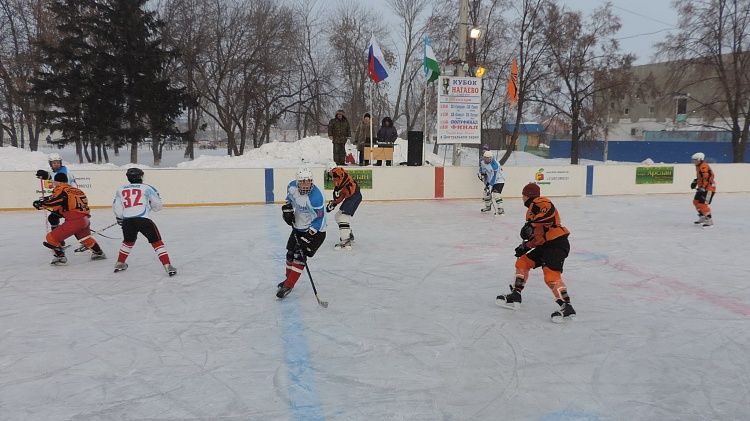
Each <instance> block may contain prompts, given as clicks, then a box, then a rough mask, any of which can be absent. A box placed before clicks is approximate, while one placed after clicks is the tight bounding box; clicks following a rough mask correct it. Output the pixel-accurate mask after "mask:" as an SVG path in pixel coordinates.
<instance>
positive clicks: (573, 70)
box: [530, 2, 634, 165]
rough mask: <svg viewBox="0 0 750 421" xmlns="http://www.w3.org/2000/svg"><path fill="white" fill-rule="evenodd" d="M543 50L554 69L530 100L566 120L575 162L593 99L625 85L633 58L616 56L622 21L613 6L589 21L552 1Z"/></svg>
mask: <svg viewBox="0 0 750 421" xmlns="http://www.w3.org/2000/svg"><path fill="white" fill-rule="evenodd" d="M545 12H546V13H545V15H546V16H545V19H544V20H545V22H546V23H545V30H544V34H545V37H546V38H547V45H548V48H547V54H548V59H549V62H550V64H551V68H552V70H553V73H552V74H551V75H550V78H549V79H548V80H547V83H545V85H546V89H545V91H544V93H543V94H542V95H535V96H533V97H532V98H530V100H532V101H537V102H541V103H544V104H547V105H549V106H551V107H552V108H553V109H554V110H556V111H557V112H558V113H559V114H560V115H562V116H564V117H566V118H567V119H569V120H570V126H571V151H570V163H571V164H573V165H576V164H578V157H579V156H578V155H579V141H580V140H581V138H582V137H583V135H584V134H585V133H586V132H587V131H590V130H592V129H593V127H594V123H595V121H592V120H589V119H587V117H591V116H592V115H593V105H594V98H595V96H596V95H598V94H599V93H601V92H611V91H613V90H615V89H618V88H620V87H625V86H627V85H628V81H629V74H630V73H629V71H628V70H629V68H630V64H631V63H632V61H633V60H634V56H632V55H630V54H620V52H619V45H618V43H617V41H616V40H615V39H614V38H612V37H613V36H614V35H615V34H616V33H617V31H618V30H619V29H620V20H619V19H618V17H617V16H615V15H614V14H613V13H612V6H611V4H606V5H605V6H603V7H601V8H599V9H597V10H595V11H594V13H593V14H592V15H591V17H590V19H589V20H588V22H584V18H583V15H582V13H581V12H580V11H571V10H567V9H565V8H561V7H560V6H558V5H557V4H555V3H554V2H550V3H548V5H547V7H546V10H545Z"/></svg>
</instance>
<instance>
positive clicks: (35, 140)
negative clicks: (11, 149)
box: [0, 0, 44, 150]
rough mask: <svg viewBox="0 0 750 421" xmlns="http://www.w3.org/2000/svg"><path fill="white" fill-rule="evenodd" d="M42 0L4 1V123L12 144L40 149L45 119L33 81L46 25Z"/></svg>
mask: <svg viewBox="0 0 750 421" xmlns="http://www.w3.org/2000/svg"><path fill="white" fill-rule="evenodd" d="M43 5H44V1H42V0H26V1H23V0H0V92H2V95H3V101H2V105H3V108H2V113H0V124H2V130H3V131H4V132H6V133H7V134H8V136H9V138H10V142H11V145H13V146H20V147H24V146H25V142H26V138H27V137H28V140H29V147H30V148H31V150H37V148H38V144H39V134H40V132H41V130H42V122H41V121H40V119H39V116H38V115H37V114H36V110H37V104H36V101H35V100H34V98H33V97H32V96H30V95H29V90H30V80H31V78H32V77H33V76H34V74H35V72H36V69H37V68H38V64H39V53H38V50H37V48H36V45H35V41H36V39H37V38H38V37H40V36H41V31H42V28H43V27H44V25H40V23H39V21H40V20H41V19H43V18H44V8H43Z"/></svg>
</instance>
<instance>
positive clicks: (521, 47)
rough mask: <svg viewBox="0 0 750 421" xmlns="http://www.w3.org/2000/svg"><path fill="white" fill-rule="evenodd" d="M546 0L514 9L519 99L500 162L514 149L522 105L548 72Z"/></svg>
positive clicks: (526, 0) (526, 1)
mask: <svg viewBox="0 0 750 421" xmlns="http://www.w3.org/2000/svg"><path fill="white" fill-rule="evenodd" d="M545 3H546V0H523V2H522V4H521V5H520V6H519V7H520V9H517V10H516V11H517V13H518V17H517V19H516V21H515V25H513V31H514V34H515V39H516V42H517V43H518V50H517V51H518V89H517V91H518V102H517V103H516V104H515V107H516V119H515V126H514V127H513V133H512V134H511V136H510V140H509V144H508V145H506V148H505V154H504V155H503V156H502V158H500V163H501V164H505V162H506V161H507V160H508V158H510V155H511V153H512V152H513V150H515V148H516V141H517V140H518V133H519V129H520V126H521V121H522V118H523V112H524V105H525V103H526V101H528V100H529V99H530V97H531V96H533V92H534V90H536V89H538V88H539V87H540V84H541V82H542V81H543V80H544V78H545V77H547V75H548V74H549V72H550V69H549V66H548V64H549V63H548V62H546V61H545V60H546V57H547V49H548V48H549V45H548V40H547V38H546V37H545V36H544V16H543V15H544V10H543V7H544V4H545Z"/></svg>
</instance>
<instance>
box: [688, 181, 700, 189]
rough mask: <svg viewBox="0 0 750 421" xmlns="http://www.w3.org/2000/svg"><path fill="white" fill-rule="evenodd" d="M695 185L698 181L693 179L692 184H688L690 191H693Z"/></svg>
mask: <svg viewBox="0 0 750 421" xmlns="http://www.w3.org/2000/svg"><path fill="white" fill-rule="evenodd" d="M697 185H698V180H697V179H693V182H692V183H690V190H694V189H695V187H696V186H697Z"/></svg>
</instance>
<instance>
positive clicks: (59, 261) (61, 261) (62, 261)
mask: <svg viewBox="0 0 750 421" xmlns="http://www.w3.org/2000/svg"><path fill="white" fill-rule="evenodd" d="M49 264H51V265H52V266H65V265H67V264H68V258H67V257H65V255H62V256H55V257H54V258H53V259H52V261H51V262H49Z"/></svg>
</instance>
